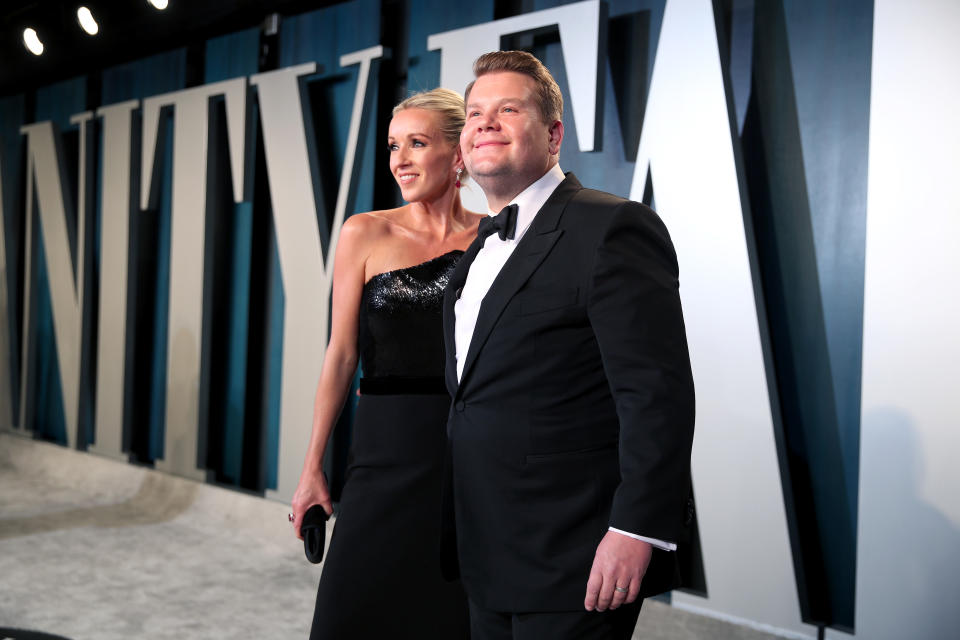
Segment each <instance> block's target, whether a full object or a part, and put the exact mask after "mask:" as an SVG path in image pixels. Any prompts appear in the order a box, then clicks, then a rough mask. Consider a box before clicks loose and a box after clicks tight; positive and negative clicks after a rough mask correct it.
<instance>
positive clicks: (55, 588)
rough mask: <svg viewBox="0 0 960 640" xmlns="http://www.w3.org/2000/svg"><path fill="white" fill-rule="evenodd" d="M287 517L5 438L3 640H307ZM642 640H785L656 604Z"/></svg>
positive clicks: (303, 577)
mask: <svg viewBox="0 0 960 640" xmlns="http://www.w3.org/2000/svg"><path fill="white" fill-rule="evenodd" d="M287 511H288V509H287V506H286V505H283V504H280V503H277V502H273V501H270V500H265V499H263V498H260V497H257V496H251V495H247V494H243V493H240V492H236V491H231V490H228V489H222V488H219V487H215V486H211V485H205V484H199V483H195V482H192V481H189V480H184V479H181V478H175V477H172V476H169V475H165V474H161V473H158V472H154V471H152V470H149V469H144V468H141V467H135V466H132V465H129V464H125V463H120V462H114V461H111V460H107V459H104V458H100V457H97V456H94V455H91V454H86V453H81V452H76V451H71V450H68V449H66V448H64V447H60V446H57V445H53V444H48V443H43V442H38V441H35V440H32V439H30V438H27V437H24V436H23V435H20V434H15V433H9V432H0V640H7V639H8V638H12V639H15V640H25V639H26V638H36V639H38V640H39V639H40V638H44V637H46V638H51V637H61V638H67V639H69V640H121V639H122V640H128V639H130V638H137V639H141V638H142V639H151V640H152V639H156V640H163V639H167V638H169V639H171V640H172V639H177V640H183V639H189V640H205V639H208V638H209V639H214V638H216V639H218V640H219V639H221V638H258V639H261V638H267V639H272V638H306V637H307V635H308V634H309V625H310V620H311V618H312V615H313V601H314V593H315V589H316V583H317V580H318V579H319V576H320V570H321V567H320V566H314V565H311V564H309V563H308V562H306V560H305V559H304V557H303V548H302V546H301V543H300V542H299V541H298V540H297V539H296V538H294V537H293V535H292V533H291V531H290V527H289V525H288V524H287V518H286V514H287ZM331 528H332V527H328V529H331ZM25 630H28V631H31V632H39V633H40V635H31V634H29V633H27V632H26V631H25ZM641 630H642V636H641ZM43 634H52V635H43ZM641 637H642V638H643V640H701V639H703V640H706V639H710V640H735V639H736V640H772V639H775V638H779V636H775V635H770V634H769V633H763V632H761V631H757V630H754V629H751V628H748V627H743V626H739V625H735V624H731V623H728V622H724V621H719V620H716V619H713V618H709V617H705V616H701V615H696V614H693V613H690V612H686V611H681V610H679V609H676V608H673V607H671V606H669V605H668V604H666V603H663V602H656V601H648V602H647V603H645V604H644V607H643V613H642V614H641V616H640V623H639V625H638V627H637V632H636V633H635V635H634V638H641ZM427 640H429V639H427Z"/></svg>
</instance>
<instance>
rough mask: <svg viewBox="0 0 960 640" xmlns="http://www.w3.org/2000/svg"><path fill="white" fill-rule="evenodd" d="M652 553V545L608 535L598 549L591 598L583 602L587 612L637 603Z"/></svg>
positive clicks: (593, 570) (624, 537) (589, 587)
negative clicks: (641, 583) (625, 603)
mask: <svg viewBox="0 0 960 640" xmlns="http://www.w3.org/2000/svg"><path fill="white" fill-rule="evenodd" d="M651 553H653V548H652V547H651V545H650V543H648V542H644V541H643V540H636V539H635V538H631V537H630V536H625V535H623V534H621V533H617V532H616V531H607V534H606V535H605V536H603V540H601V541H600V544H599V545H598V546H597V553H596V555H595V556H594V557H593V568H592V569H590V578H589V580H587V596H586V598H585V599H584V601H583V606H584V607H586V609H587V611H593V610H594V609H596V610H597V611H606V610H607V609H616V608H617V607H619V606H620V605H622V604H623V603H624V602H627V603H630V602H633V601H635V600H636V599H637V596H638V595H640V582H641V581H642V580H643V574H645V573H646V572H647V565H649V564H650V555H651ZM617 587H619V589H617Z"/></svg>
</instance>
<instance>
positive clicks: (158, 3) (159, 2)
mask: <svg viewBox="0 0 960 640" xmlns="http://www.w3.org/2000/svg"><path fill="white" fill-rule="evenodd" d="M147 2H149V3H150V4H152V5H153V6H154V7H156V8H157V9H160V11H163V10H164V9H166V8H167V0H147Z"/></svg>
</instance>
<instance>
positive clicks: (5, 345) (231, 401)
mask: <svg viewBox="0 0 960 640" xmlns="http://www.w3.org/2000/svg"><path fill="white" fill-rule="evenodd" d="M957 28H960V14H958V12H957V9H956V7H955V6H953V4H952V3H950V2H948V1H946V0H941V1H936V0H927V1H925V2H920V3H913V4H910V5H909V6H906V5H904V6H901V5H900V4H899V3H894V2H887V1H886V0H878V1H877V2H876V3H874V2H871V1H869V0H855V1H851V2H844V3H832V2H827V1H826V0H814V1H812V2H795V1H792V0H774V1H772V2H752V1H749V0H717V1H715V2H711V1H709V0H610V1H608V2H602V3H601V2H598V1H597V0H587V1H586V2H560V1H556V0H535V1H534V2H520V1H516V2H511V1H505V0H498V1H494V0H480V1H479V2H476V3H472V4H470V5H469V6H453V5H450V3H443V2H439V1H436V0H349V1H345V2H341V3H338V4H335V5H332V6H329V7H326V8H323V9H319V10H316V11H310V12H307V13H302V14H298V15H289V16H282V19H281V21H280V25H279V29H278V30H277V31H275V32H273V31H264V30H262V29H259V28H254V29H247V30H244V31H239V32H234V33H225V34H223V35H221V36H219V37H216V38H213V39H210V40H207V41H205V42H200V43H195V45H192V46H189V47H185V48H182V49H176V50H173V51H163V52H158V53H157V54H156V55H154V56H152V57H149V58H144V59H140V60H137V61H134V62H131V63H127V64H123V65H119V66H114V67H110V68H105V69H91V70H90V72H89V74H87V75H83V76H79V77H76V78H73V79H69V80H66V81H63V82H59V83H56V84H54V85H50V86H42V87H36V88H35V89H33V90H31V91H28V92H25V93H22V94H17V95H9V96H6V97H3V98H0V207H2V216H0V219H2V225H0V365H2V366H0V428H5V429H11V430H14V431H18V432H22V433H25V434H30V435H32V436H33V437H37V438H43V439H48V440H53V441H56V442H60V443H62V444H64V445H65V446H70V447H75V448H79V449H85V450H89V451H90V452H91V453H94V454H97V455H105V456H110V457H114V458H120V459H124V460H129V461H130V462H133V463H139V464H149V465H154V466H156V467H158V468H161V469H163V470H165V471H168V472H170V473H175V474H179V475H184V476H189V477H194V478H197V479H201V480H205V481H209V482H216V483H219V484H225V485H229V486H236V487H238V488H242V489H245V490H252V491H255V492H259V493H262V494H264V495H267V496H270V497H275V498H278V499H282V500H285V499H287V498H288V497H289V495H290V494H291V493H292V491H293V488H294V487H295V484H296V480H297V477H298V475H299V470H300V465H301V463H302V451H303V447H304V446H305V444H306V440H307V434H308V429H309V425H310V419H311V411H312V400H313V391H314V385H315V384H316V380H317V377H318V375H319V370H320V366H321V365H322V361H323V351H324V347H325V342H326V338H327V331H328V311H329V309H328V306H329V287H330V269H331V265H332V255H333V253H334V252H335V248H336V243H337V237H338V235H339V229H340V227H341V225H342V223H343V220H344V219H345V218H346V217H347V216H349V215H351V214H353V213H356V212H359V211H367V210H370V209H373V208H384V207H390V206H395V205H396V204H397V203H398V202H399V194H398V191H397V189H396V187H395V185H394V184H393V180H392V178H391V176H390V174H389V171H388V169H387V160H386V145H385V144H383V140H384V139H385V137H386V134H385V131H386V127H387V125H388V123H389V117H390V108H391V107H392V105H393V104H395V103H396V102H398V101H399V100H400V99H402V98H403V97H404V96H405V95H407V94H408V92H410V91H414V90H420V89H424V88H431V87H434V86H437V85H438V84H441V83H445V84H448V85H450V86H451V87H452V88H454V89H457V90H460V91H462V90H463V86H462V85H463V84H465V82H466V80H468V79H469V76H470V74H469V66H470V63H471V62H472V60H473V58H475V57H476V55H477V54H478V53H481V52H483V51H485V50H489V49H492V48H496V47H500V48H523V49H527V50H530V51H532V52H533V53H535V54H536V55H538V56H539V57H540V58H541V59H542V60H543V61H544V62H545V63H546V64H547V65H548V66H549V67H550V69H551V70H552V71H553V73H554V75H555V76H556V78H557V80H558V82H559V83H560V85H561V89H562V90H563V92H564V97H565V100H566V104H567V109H566V112H565V115H564V125H565V128H566V131H567V138H566V139H565V143H564V146H563V149H562V151H561V156H560V164H561V167H563V169H564V170H565V171H573V172H575V173H576V174H577V176H578V177H579V178H580V180H581V181H582V182H583V183H584V184H586V185H588V186H592V187H596V188H600V189H604V190H607V191H610V192H613V193H616V194H619V195H624V196H629V197H632V198H634V199H637V200H644V201H646V202H648V203H650V204H652V205H653V206H654V207H655V208H656V209H657V210H658V211H659V213H660V214H661V216H662V217H663V218H664V220H665V222H666V223H667V225H668V228H669V229H670V230H671V233H672V235H673V237H674V241H675V243H676V246H677V249H678V254H679V258H680V268H681V296H682V299H683V303H684V309H685V316H686V319H687V325H688V333H689V337H690V343H691V356H692V359H693V367H694V378H695V382H696V386H697V394H698V411H697V437H696V442H695V451H694V491H695V495H696V499H697V507H698V539H697V540H696V541H695V548H696V550H697V556H696V560H695V564H696V567H695V573H696V574H697V575H698V576H699V577H700V580H699V584H697V585H695V587H696V588H694V589H692V590H690V591H688V592H686V593H677V594H674V598H673V601H674V604H675V605H677V606H685V607H689V608H696V609H699V610H705V611H708V612H710V613H711V614H713V615H720V616H726V617H729V618H734V619H738V620H743V621H747V622H749V623H752V624H756V625H759V626H767V627H771V628H776V629H779V630H782V631H784V632H787V633H791V634H795V635H797V636H800V637H811V636H814V635H815V634H816V627H817V626H824V627H829V628H831V630H832V631H831V633H832V634H834V635H836V636H839V635H843V634H846V633H856V635H862V636H863V637H869V638H885V637H891V638H893V637H905V636H911V637H942V636H939V635H937V632H936V630H940V629H948V628H955V627H956V625H957V623H958V622H960V620H958V619H957V613H956V608H955V607H952V606H950V605H949V603H950V602H951V599H950V598H949V597H947V596H948V595H949V594H950V593H953V594H957V593H960V588H958V583H957V579H956V578H955V577H954V576H955V574H956V572H952V573H953V575H948V573H945V572H944V571H943V570H942V569H943V568H944V567H945V564H944V562H943V559H944V558H955V557H957V555H956V553H955V551H956V550H957V549H958V548H960V533H958V527H960V504H958V501H957V500H956V499H955V498H952V497H951V495H950V494H951V493H952V492H950V491H948V490H947V488H948V487H956V486H960V482H958V481H960V472H958V471H956V470H955V469H956V465H953V464H951V460H950V457H949V452H950V451H956V450H957V446H956V445H957V444H958V443H957V441H956V429H955V427H956V425H957V421H958V417H960V410H958V409H960V407H958V406H957V405H956V402H955V395H956V394H955V393H951V390H953V389H955V388H956V387H957V372H956V366H955V365H954V364H952V363H955V362H956V360H957V357H956V356H957V355H958V353H957V352H958V349H960V341H958V340H957V339H956V338H955V337H954V334H955V331H951V330H950V328H951V327H952V326H955V325H956V324H958V320H960V318H958V316H960V309H958V308H957V305H956V301H957V296H956V295H955V294H953V293H952V291H953V290H955V289H956V285H955V282H956V281H957V279H958V277H960V263H958V262H957V260H956V255H957V251H956V247H957V244H956V240H955V238H956V237H957V233H956V231H960V229H957V228H956V227H957V221H958V220H960V208H958V205H957V204H956V203H957V202H958V201H960V199H958V197H957V196H958V195H960V194H957V193H956V192H955V189H954V191H950V189H951V187H950V186H949V185H951V184H952V183H954V182H955V181H954V180H952V179H951V178H950V176H955V175H957V173H958V169H960V166H958V164H960V160H958V157H957V155H956V153H955V152H954V151H952V150H953V149H956V148H957V143H958V142H960V140H958V124H957V122H956V119H955V118H954V117H953V116H952V114H953V113H955V112H956V111H957V108H958V107H960V104H958V103H960V98H958V95H957V90H958V83H957V80H956V73H955V71H954V70H955V68H956V67H957V65H958V63H960V50H958V48H957V46H956V45H955V44H953V40H954V39H952V38H951V37H950V35H949V34H951V33H956V32H957ZM951 30H952V31H951ZM469 197H470V198H471V202H473V203H474V206H479V203H482V197H480V196H479V194H478V193H477V190H476V188H475V187H474V191H473V192H472V195H471V196H469ZM865 274H866V285H865ZM865 291H866V298H865ZM865 301H866V305H865ZM908 314H909V315H908ZM350 418H351V408H350V407H347V409H346V410H345V411H344V414H343V417H342V418H341V424H340V425H339V427H338V429H337V433H336V435H335V440H334V443H333V446H331V447H330V448H329V454H328V455H329V456H330V459H329V460H328V461H327V467H328V469H331V470H332V471H333V475H334V492H335V493H336V491H337V490H338V483H339V482H340V477H339V475H338V474H342V467H343V463H344V460H345V454H346V450H347V447H348V446H349V439H350V433H349V428H350ZM861 429H862V430H863V431H862V433H861ZM894 470H897V473H896V474H894V475H892V474H893V472H894ZM894 523H899V524H900V526H896V527H895V526H892V524H894ZM904 523H912V525H913V526H910V527H907V526H906V525H905V524H904ZM888 549H889V550H892V549H898V550H899V551H906V550H909V556H908V557H909V560H902V561H901V562H900V563H899V564H897V563H893V564H890V563H889V562H886V560H888V559H889V557H888V556H889V554H890V553H892V551H885V550H888ZM897 557H904V556H902V555H900V556H897ZM882 566H883V567H887V569H886V570H884V571H881V570H880V569H879V567H882ZM890 567H898V568H899V569H898V570H897V571H896V572H895V573H896V575H895V576H894V575H891V574H889V572H885V571H889V570H892V569H890ZM879 585H883V588H881V587H880V586H879ZM901 587H902V588H901ZM904 611H911V612H914V613H915V614H916V615H914V614H913V613H911V614H910V615H904ZM921 612H922V615H921ZM891 616H897V618H896V619H897V621H898V622H897V624H892V623H891V622H890V621H891V620H892V619H893V618H892V617H891ZM910 629H913V630H914V631H915V632H916V633H913V632H910V631H908V630H910Z"/></svg>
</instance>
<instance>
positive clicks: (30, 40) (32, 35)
mask: <svg viewBox="0 0 960 640" xmlns="http://www.w3.org/2000/svg"><path fill="white" fill-rule="evenodd" d="M23 44H24V46H26V47H27V49H29V50H30V53H32V54H33V55H35V56H38V55H40V54H41V53H43V43H42V42H40V38H39V37H38V36H37V32H36V31H34V30H33V29H31V28H30V27H27V28H26V29H24V30H23Z"/></svg>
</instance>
